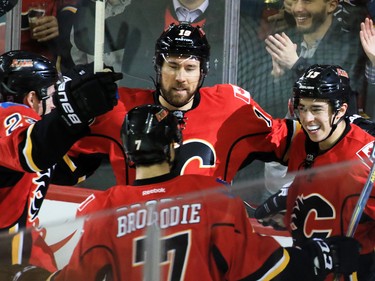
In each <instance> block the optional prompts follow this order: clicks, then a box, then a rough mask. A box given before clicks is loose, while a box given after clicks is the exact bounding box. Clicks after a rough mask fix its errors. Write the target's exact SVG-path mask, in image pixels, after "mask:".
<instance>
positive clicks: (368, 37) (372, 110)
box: [359, 18, 375, 121]
mask: <svg viewBox="0 0 375 281" xmlns="http://www.w3.org/2000/svg"><path fill="white" fill-rule="evenodd" d="M359 36H360V38H361V44H362V46H363V49H364V51H365V52H366V55H367V57H368V61H367V63H366V73H365V75H366V78H367V81H368V82H369V89H372V91H369V93H368V95H367V103H366V106H367V108H368V110H367V112H368V114H369V115H370V117H371V118H372V120H373V121H374V120H375V119H374V118H375V106H374V105H375V95H374V91H373V90H374V88H375V28H374V23H373V21H372V19H369V18H366V19H365V21H363V22H362V23H361V31H360V33H359Z"/></svg>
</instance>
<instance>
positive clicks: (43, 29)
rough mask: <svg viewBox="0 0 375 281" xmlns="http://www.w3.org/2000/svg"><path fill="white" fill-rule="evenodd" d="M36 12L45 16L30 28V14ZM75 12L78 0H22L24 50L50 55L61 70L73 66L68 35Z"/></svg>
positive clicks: (22, 45) (50, 58) (22, 40)
mask: <svg viewBox="0 0 375 281" xmlns="http://www.w3.org/2000/svg"><path fill="white" fill-rule="evenodd" d="M36 13H38V14H40V15H42V16H41V17H40V18H38V19H37V20H36V22H35V24H36V26H35V28H34V29H33V30H31V28H30V24H29V17H30V16H31V15H33V14H36ZM75 13H76V0H24V1H22V20H21V50H24V51H30V52H34V53H38V54H41V55H43V56H45V57H47V58H48V59H49V60H51V61H52V62H53V63H55V64H56V67H57V68H58V70H61V71H66V69H69V68H70V67H72V66H73V61H72V59H71V57H70V49H71V44H70V40H69V35H70V31H71V28H72V25H73V21H74V16H75ZM32 37H34V38H35V39H33V38H32Z"/></svg>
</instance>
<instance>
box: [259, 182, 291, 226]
mask: <svg viewBox="0 0 375 281" xmlns="http://www.w3.org/2000/svg"><path fill="white" fill-rule="evenodd" d="M287 195H288V188H287V187H283V188H281V189H280V190H279V191H278V192H276V193H275V194H274V195H272V196H271V197H270V198H268V199H267V200H266V201H265V202H264V203H263V204H261V205H260V206H259V207H258V208H256V210H255V213H254V217H255V218H256V219H257V221H258V222H259V223H261V224H262V225H264V226H272V227H273V228H274V229H275V230H285V229H286V228H285V225H284V215H285V212H286V198H287Z"/></svg>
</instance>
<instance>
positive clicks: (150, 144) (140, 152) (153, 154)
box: [121, 104, 182, 166]
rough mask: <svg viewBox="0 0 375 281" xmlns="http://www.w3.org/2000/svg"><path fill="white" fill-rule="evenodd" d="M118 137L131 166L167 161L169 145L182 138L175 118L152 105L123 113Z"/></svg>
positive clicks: (168, 158)
mask: <svg viewBox="0 0 375 281" xmlns="http://www.w3.org/2000/svg"><path fill="white" fill-rule="evenodd" d="M121 136H122V140H123V144H124V149H125V152H126V154H127V157H128V160H129V161H130V164H131V166H132V164H135V165H138V164H142V165H149V164H154V163H159V162H163V161H165V160H167V161H170V144H171V143H172V142H173V141H174V142H176V143H178V144H181V141H182V135H181V130H180V128H179V125H178V120H177V117H175V116H174V115H173V114H172V113H171V112H169V111H168V110H167V109H166V108H164V107H162V106H160V105H155V104H149V105H142V106H138V107H135V108H133V109H132V110H130V111H129V112H128V114H127V115H126V116H125V120H124V123H123V125H122V129H121Z"/></svg>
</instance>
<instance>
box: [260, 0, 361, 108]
mask: <svg viewBox="0 0 375 281" xmlns="http://www.w3.org/2000/svg"><path fill="white" fill-rule="evenodd" d="M337 9H338V1H337V0H312V1H309V2H306V1H303V0H296V1H293V4H292V14H293V16H294V18H295V20H296V28H297V31H298V32H299V36H298V37H297V38H296V39H295V40H292V39H291V38H290V37H289V36H288V35H287V34H286V33H284V32H283V33H281V34H275V35H270V36H268V38H267V39H266V40H265V43H266V50H267V52H268V53H269V54H270V55H271V58H272V72H271V73H272V75H273V76H274V77H278V78H281V77H284V75H285V74H286V73H291V74H292V78H294V79H296V78H297V77H298V76H299V75H301V74H302V73H303V72H304V70H305V69H306V68H307V67H308V66H309V65H312V64H315V63H319V64H324V63H325V64H327V63H332V64H337V65H340V66H342V67H343V68H345V69H347V70H348V73H349V75H350V77H352V80H351V81H352V89H353V90H354V91H355V92H356V93H357V94H358V98H357V100H358V106H354V103H355V101H356V100H355V99H354V98H353V101H352V102H351V103H353V106H351V107H350V108H349V110H350V111H353V110H354V111H355V110H357V108H358V109H363V107H364V104H363V97H364V96H365V93H366V84H365V79H364V69H365V58H366V57H365V54H364V52H363V49H362V48H361V46H360V41H359V38H358V33H357V32H356V33H353V32H350V31H348V30H346V29H345V26H344V25H343V24H341V23H340V22H339V20H338V19H337V18H336V17H334V15H333V14H334V12H335V11H337ZM294 42H299V43H298V44H296V43H294ZM284 79H285V78H284Z"/></svg>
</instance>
